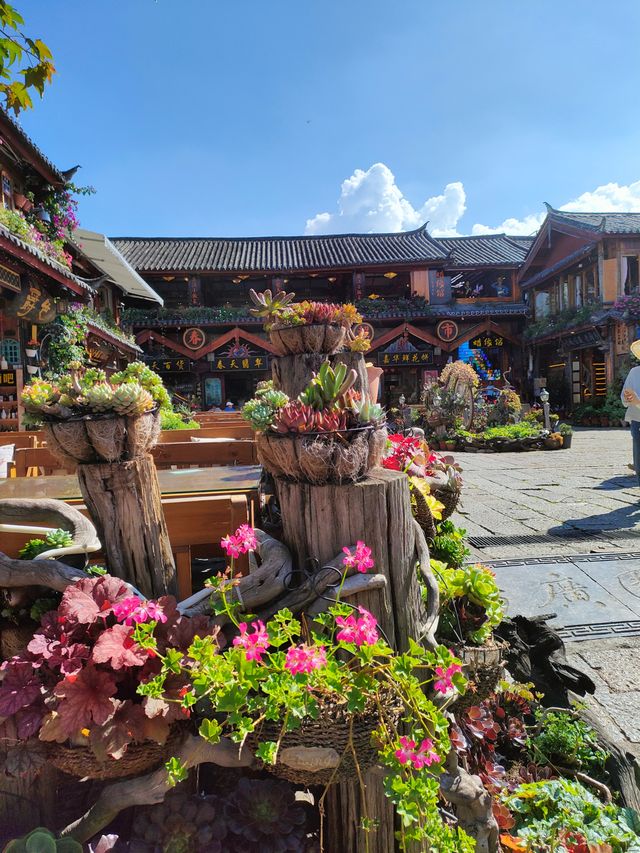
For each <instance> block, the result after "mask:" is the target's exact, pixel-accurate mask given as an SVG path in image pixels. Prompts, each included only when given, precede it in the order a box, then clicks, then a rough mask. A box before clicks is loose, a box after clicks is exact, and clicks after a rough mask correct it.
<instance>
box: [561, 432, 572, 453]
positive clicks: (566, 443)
mask: <svg viewBox="0 0 640 853" xmlns="http://www.w3.org/2000/svg"><path fill="white" fill-rule="evenodd" d="M572 438H573V433H569V435H563V436H562V449H563V450H568V449H569V448H570V447H571V439H572Z"/></svg>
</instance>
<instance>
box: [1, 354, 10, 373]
mask: <svg viewBox="0 0 640 853" xmlns="http://www.w3.org/2000/svg"><path fill="white" fill-rule="evenodd" d="M8 367H9V362H8V361H7V359H6V358H4V356H3V357H2V358H0V370H7V369H8Z"/></svg>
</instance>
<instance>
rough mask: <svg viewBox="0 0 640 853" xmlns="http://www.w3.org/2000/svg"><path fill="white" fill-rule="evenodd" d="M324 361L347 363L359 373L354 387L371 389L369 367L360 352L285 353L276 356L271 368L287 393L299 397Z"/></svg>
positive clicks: (362, 389) (363, 389)
mask: <svg viewBox="0 0 640 853" xmlns="http://www.w3.org/2000/svg"><path fill="white" fill-rule="evenodd" d="M323 361H329V362H331V364H332V365H334V366H335V365H336V364H340V363H342V364H346V365H347V368H348V369H351V368H353V369H354V370H355V372H356V373H357V379H356V381H355V384H354V386H353V387H354V389H355V390H356V391H364V392H365V393H366V392H367V391H368V390H369V381H368V379H367V368H366V367H365V366H364V357H363V355H362V353H360V352H339V353H336V355H324V354H323V353H319V352H307V353H304V354H303V355H284V356H281V357H280V358H274V359H273V362H272V368H271V369H272V373H273V380H274V382H275V384H276V385H277V387H278V388H281V389H282V390H283V391H284V392H285V394H288V395H289V396H290V397H297V396H298V394H300V392H301V391H304V389H305V388H306V387H307V385H308V384H309V380H310V379H311V376H312V374H314V373H317V372H318V370H320V365H321V364H322V362H323Z"/></svg>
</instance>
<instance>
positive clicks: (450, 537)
mask: <svg viewBox="0 0 640 853" xmlns="http://www.w3.org/2000/svg"><path fill="white" fill-rule="evenodd" d="M466 535H467V531H466V530H464V528H462V527H456V525H455V524H454V523H453V522H452V521H451V520H450V519H447V520H446V521H442V522H441V523H440V524H439V525H438V528H437V533H436V537H435V539H434V540H433V543H432V544H431V546H430V552H431V556H432V557H433V558H434V560H439V561H440V562H442V563H445V564H446V565H447V566H449V567H451V568H454V569H460V568H462V564H463V563H464V561H465V560H466V559H467V557H469V556H470V554H471V551H470V550H469V549H468V548H467V546H466V545H465V537H466Z"/></svg>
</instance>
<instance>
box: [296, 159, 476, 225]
mask: <svg viewBox="0 0 640 853" xmlns="http://www.w3.org/2000/svg"><path fill="white" fill-rule="evenodd" d="M465 210H466V195H465V191H464V187H463V185H462V183H461V182H460V181H455V182H453V183H450V184H447V186H446V187H445V188H444V191H443V193H442V195H437V196H433V197H432V198H428V199H427V200H426V201H425V202H424V204H422V206H420V207H418V208H415V207H414V206H413V205H412V204H411V202H410V201H409V200H408V199H407V198H405V196H404V195H403V194H402V191H401V190H400V188H399V187H398V185H397V184H396V179H395V176H394V174H393V172H392V171H391V169H389V167H388V166H385V164H384V163H374V164H373V166H371V167H370V168H369V169H367V171H366V172H365V171H363V170H362V169H356V170H355V172H354V173H353V175H351V177H350V178H347V179H346V180H345V181H343V182H342V186H341V188H340V198H339V199H338V209H337V211H336V212H335V213H318V214H316V216H314V217H312V218H311V219H308V220H307V226H306V229H305V231H306V233H307V234H339V233H342V234H345V233H358V232H361V233H362V232H364V233H366V232H371V231H378V232H391V231H410V230H411V229H412V228H418V227H419V226H420V225H422V224H423V223H424V222H426V221H427V220H428V221H429V231H430V233H431V234H433V235H435V236H440V237H444V236H447V235H453V234H455V233H456V225H457V223H458V221H459V220H460V218H461V217H462V215H463V214H464V212H465Z"/></svg>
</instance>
